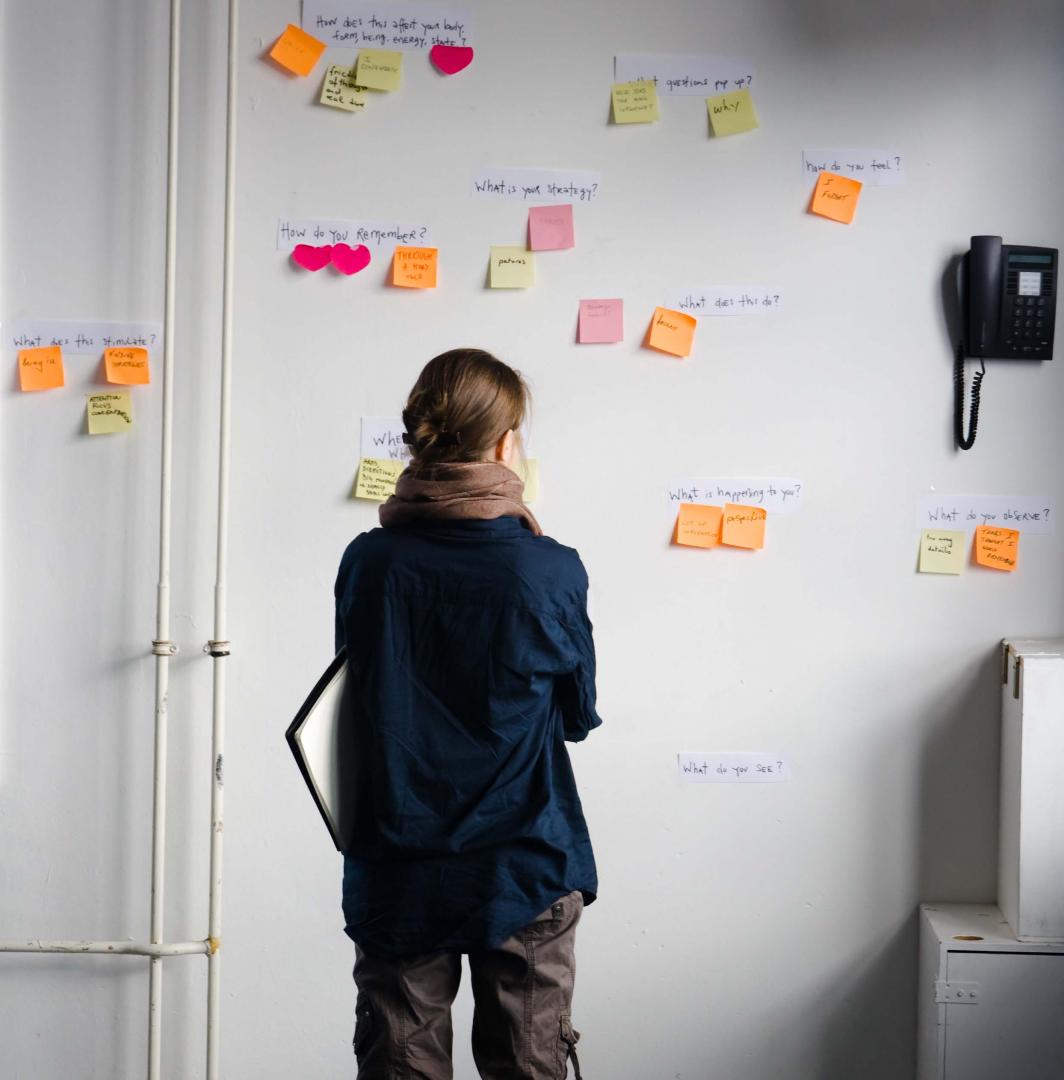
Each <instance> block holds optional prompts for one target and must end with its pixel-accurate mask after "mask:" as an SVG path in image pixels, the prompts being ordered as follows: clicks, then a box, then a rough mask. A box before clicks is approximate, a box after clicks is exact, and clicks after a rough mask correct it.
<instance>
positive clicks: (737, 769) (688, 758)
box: [676, 753, 791, 784]
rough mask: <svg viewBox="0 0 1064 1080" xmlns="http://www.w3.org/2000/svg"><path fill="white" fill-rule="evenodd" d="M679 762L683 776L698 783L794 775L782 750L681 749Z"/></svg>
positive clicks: (775, 779)
mask: <svg viewBox="0 0 1064 1080" xmlns="http://www.w3.org/2000/svg"><path fill="white" fill-rule="evenodd" d="M676 763H677V768H678V770H679V775H680V779H681V780H688V781H690V782H691V783H696V784H742V783H747V784H750V783H754V784H764V783H771V782H778V781H781V780H790V778H791V767H790V764H789V762H787V761H786V760H785V759H784V758H782V757H781V756H780V755H779V754H750V753H716V754H687V753H681V754H677V755H676Z"/></svg>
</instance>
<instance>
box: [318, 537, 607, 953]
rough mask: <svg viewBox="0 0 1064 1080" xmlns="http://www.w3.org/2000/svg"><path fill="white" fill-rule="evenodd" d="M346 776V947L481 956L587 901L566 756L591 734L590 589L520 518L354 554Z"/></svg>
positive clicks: (347, 615)
mask: <svg viewBox="0 0 1064 1080" xmlns="http://www.w3.org/2000/svg"><path fill="white" fill-rule="evenodd" d="M336 645H337V649H338V650H339V648H340V647H341V646H343V645H346V646H347V652H348V692H347V694H346V695H345V702H344V713H345V715H344V720H343V734H342V735H341V738H343V739H344V741H345V742H346V743H347V745H348V746H349V747H350V748H351V751H352V757H353V760H354V762H355V765H354V768H355V776H356V777H357V780H356V783H355V785H354V787H355V810H354V823H355V824H354V839H353V840H352V842H351V843H350V845H349V847H348V849H347V850H346V851H345V852H344V887H343V909H344V917H345V920H346V931H347V933H348V935H349V936H350V937H351V938H352V939H353V940H354V941H356V942H357V943H358V944H359V945H362V946H364V947H366V948H367V949H369V950H374V949H375V950H377V951H379V952H383V953H388V954H391V955H398V956H409V955H413V954H417V953H422V952H430V951H434V950H438V949H448V950H452V951H456V952H473V951H477V950H480V949H485V948H489V947H491V946H492V945H496V944H498V943H500V942H501V941H503V940H504V939H505V938H507V937H509V936H510V935H511V934H512V933H514V932H516V931H517V930H518V929H520V928H521V927H523V926H525V925H526V924H527V923H529V922H531V921H532V920H533V919H534V918H535V917H536V916H537V915H538V914H539V913H540V912H541V911H543V910H544V909H546V908H547V907H549V906H550V904H551V902H552V901H554V900H556V899H557V898H558V897H560V896H564V895H565V894H566V893H569V892H571V891H573V890H574V889H580V890H581V892H582V893H583V894H584V902H585V904H590V903H592V902H593V901H594V899H595V896H596V893H597V890H598V879H597V875H596V871H595V859H594V855H593V853H592V850H591V841H590V839H589V837H588V831H587V825H586V823H585V821H584V815H583V810H582V809H581V805H580V798H579V795H578V794H577V790H576V782H575V779H574V777H573V771H572V765H571V763H570V761H569V753H568V750H567V748H566V746H565V740H569V741H571V742H578V741H580V740H581V739H583V738H585V737H586V736H587V733H588V732H589V731H590V730H591V729H592V728H595V727H598V725H599V724H600V723H602V721H601V720H600V718H599V716H598V714H597V713H596V712H595V652H594V645H593V644H592V638H591V623H590V621H589V619H588V616H587V575H586V573H585V572H584V567H583V565H582V564H581V562H580V557H579V556H578V555H577V553H576V552H575V551H574V550H573V549H572V548H567V547H563V546H562V545H561V544H559V543H557V542H556V541H554V540H551V539H550V538H549V537H546V536H535V535H534V534H533V533H531V532H529V531H528V530H527V529H526V528H525V527H524V526H523V525H522V524H521V523H520V522H519V521H518V520H517V519H516V518H512V517H502V518H497V519H494V520H479V519H478V520H453V521H451V520H448V521H432V522H430V521H417V522H414V523H412V524H409V525H404V526H402V527H391V528H378V529H373V530H371V531H370V532H367V533H363V534H361V535H360V536H358V537H356V538H355V539H354V540H353V541H352V542H351V544H350V545H349V546H348V548H347V550H346V551H345V552H344V556H343V559H342V560H341V563H340V571H339V574H338V576H337V580H336Z"/></svg>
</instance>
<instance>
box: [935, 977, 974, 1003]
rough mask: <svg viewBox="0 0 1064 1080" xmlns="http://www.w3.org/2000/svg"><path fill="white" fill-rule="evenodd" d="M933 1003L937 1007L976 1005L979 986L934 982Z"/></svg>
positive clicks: (965, 983)
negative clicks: (934, 1002) (936, 1003)
mask: <svg viewBox="0 0 1064 1080" xmlns="http://www.w3.org/2000/svg"><path fill="white" fill-rule="evenodd" d="M935 1001H936V1002H938V1004H939V1005H978V1004H979V984H978V983H977V982H946V981H945V980H944V979H939V980H937V981H936V982H935Z"/></svg>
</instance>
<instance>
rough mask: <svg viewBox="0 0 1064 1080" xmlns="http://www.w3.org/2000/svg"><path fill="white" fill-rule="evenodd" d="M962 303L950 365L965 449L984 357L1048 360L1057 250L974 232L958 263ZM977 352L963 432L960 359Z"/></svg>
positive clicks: (956, 424) (956, 418) (955, 424)
mask: <svg viewBox="0 0 1064 1080" xmlns="http://www.w3.org/2000/svg"><path fill="white" fill-rule="evenodd" d="M957 285H958V290H959V294H960V300H961V308H962V316H961V317H962V320H963V322H962V327H963V329H962V332H961V341H960V343H959V344H958V346H957V356H956V360H955V365H954V369H953V405H954V412H953V427H954V433H955V435H956V439H957V445H958V446H959V447H960V448H961V449H962V450H970V449H971V447H972V444H973V443H974V442H975V429H976V426H977V425H978V423H979V390H980V384H981V383H982V381H983V376H984V375H985V374H986V367H985V365H983V364H982V361H983V360H991V359H993V360H1052V359H1053V323H1054V321H1055V316H1056V312H1057V249H1056V248H1038V247H1020V246H1018V245H1016V244H1003V243H1002V242H1001V237H1000V236H973V237H972V246H971V250H970V251H969V252H968V254H967V255H965V256H964V257H963V258H962V259H961V260H960V262H959V263H958V266H957ZM967 356H972V357H978V359H979V361H980V368H979V371H978V372H976V374H975V376H974V377H973V379H972V401H971V409H970V413H969V417H968V434H967V436H965V434H964V360H965V357H967Z"/></svg>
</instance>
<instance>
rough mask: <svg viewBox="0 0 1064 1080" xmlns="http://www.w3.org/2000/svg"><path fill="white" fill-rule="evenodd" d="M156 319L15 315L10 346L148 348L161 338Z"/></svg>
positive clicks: (92, 350)
mask: <svg viewBox="0 0 1064 1080" xmlns="http://www.w3.org/2000/svg"><path fill="white" fill-rule="evenodd" d="M162 336H163V328H162V324H161V323H157V322H138V323H124V322H87V321H74V320H65V319H40V320H37V319H15V320H13V321H12V322H10V323H8V324H7V327H6V332H5V337H6V339H7V345H8V347H9V348H10V349H13V350H14V351H16V352H17V351H18V350H19V349H39V348H42V347H44V346H48V345H58V346H59V347H60V348H61V349H62V350H63V352H65V353H90V354H91V353H99V354H100V355H101V356H102V355H103V351H104V349H113V348H130V347H136V348H141V349H148V350H151V349H152V348H154V347H155V346H156V345H157V344H158V343H159V342H160V341H161V340H162Z"/></svg>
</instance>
